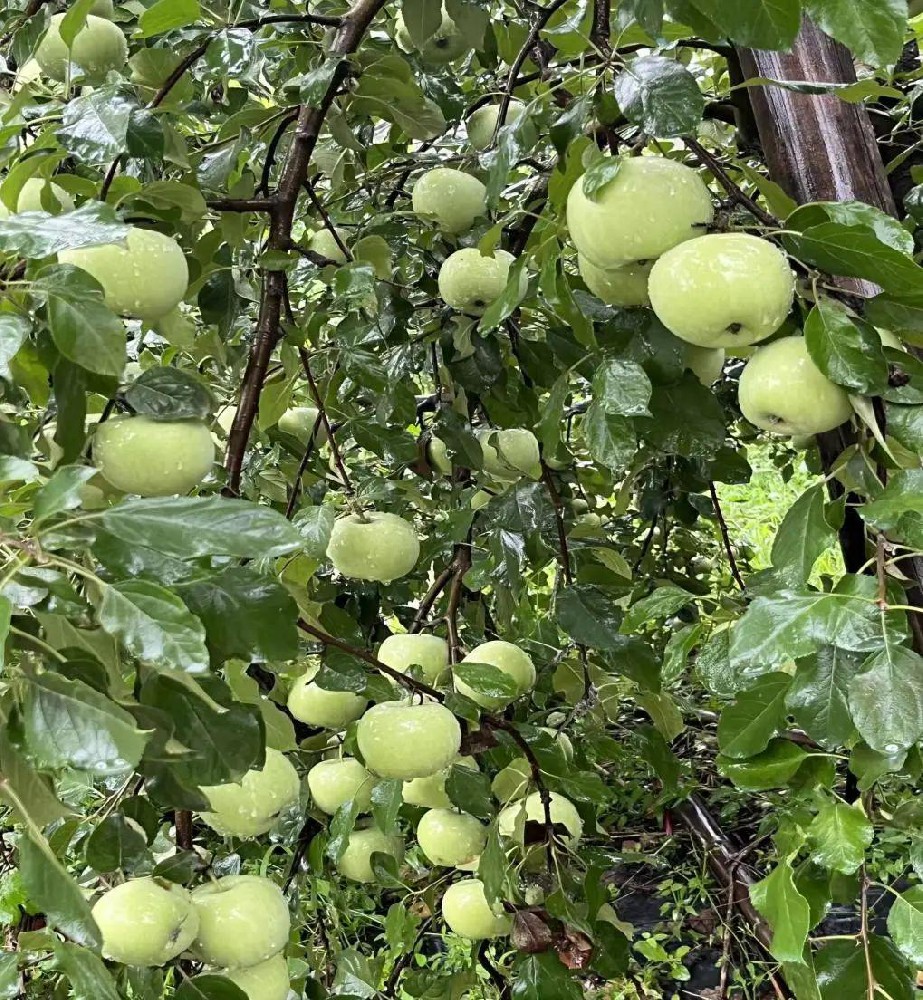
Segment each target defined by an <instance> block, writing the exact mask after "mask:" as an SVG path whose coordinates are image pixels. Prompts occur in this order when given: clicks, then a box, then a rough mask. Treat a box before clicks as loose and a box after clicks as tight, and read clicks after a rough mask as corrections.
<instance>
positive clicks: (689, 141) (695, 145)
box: [683, 136, 779, 229]
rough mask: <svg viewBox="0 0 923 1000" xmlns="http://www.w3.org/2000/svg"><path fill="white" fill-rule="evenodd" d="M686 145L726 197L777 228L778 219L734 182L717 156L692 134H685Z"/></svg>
mask: <svg viewBox="0 0 923 1000" xmlns="http://www.w3.org/2000/svg"><path fill="white" fill-rule="evenodd" d="M683 141H684V142H685V143H686V145H687V146H688V147H689V148H690V149H691V150H692V151H693V153H695V155H696V156H697V157H698V158H699V161H700V162H701V163H702V165H703V166H705V167H708V169H709V170H710V171H711V172H712V173H713V174H714V176H715V180H716V181H718V183H719V184H720V185H721V186H722V187H723V188H724V190H725V191H727V193H728V197H729V198H730V199H731V201H733V202H736V203H737V204H738V205H742V206H743V207H744V208H745V209H746V210H747V211H748V212H749V213H750V214H751V215H752V216H753V217H754V218H756V219H759V221H760V222H762V223H763V225H764V226H771V227H772V228H773V229H776V228H778V226H779V220H778V219H777V218H776V217H775V216H774V215H771V214H770V213H769V212H767V211H766V210H765V209H764V208H761V207H760V206H759V205H758V204H757V203H756V202H755V201H754V200H753V199H752V198H751V197H750V196H749V195H748V194H746V193H745V192H744V191H743V189H742V188H741V187H740V185H739V184H736V183H735V182H734V180H733V179H732V178H731V175H730V174H729V173H728V172H727V171H726V170H725V169H724V167H722V166H721V163H720V162H719V161H718V159H717V157H715V156H713V155H712V154H711V153H710V152H709V151H708V150H707V149H706V148H705V147H704V146H703V145H702V143H700V142H699V141H698V139H695V138H694V137H693V136H687V137H686V138H685V139H684V140H683Z"/></svg>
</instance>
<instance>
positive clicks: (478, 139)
mask: <svg viewBox="0 0 923 1000" xmlns="http://www.w3.org/2000/svg"><path fill="white" fill-rule="evenodd" d="M525 110H526V106H525V104H523V103H522V101H517V100H516V98H515V97H514V98H513V99H512V100H511V101H510V103H509V106H508V107H507V110H506V117H505V118H504V120H503V124H504V125H510V124H512V123H513V122H514V121H516V120H517V119H519V118H521V117H522V113H523V111H525ZM499 119H500V105H499V104H482V105H481V106H480V107H479V108H477V109H476V110H475V111H472V112H471V114H470V115H469V116H468V142H469V144H470V145H471V146H472V147H473V148H474V149H476V150H478V151H481V150H484V149H489V148H490V146H491V145H493V141H494V134H495V133H496V131H497V122H498V121H499Z"/></svg>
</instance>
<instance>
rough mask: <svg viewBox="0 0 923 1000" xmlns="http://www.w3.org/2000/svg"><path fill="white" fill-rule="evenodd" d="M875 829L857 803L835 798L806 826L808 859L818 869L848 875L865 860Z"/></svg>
mask: <svg viewBox="0 0 923 1000" xmlns="http://www.w3.org/2000/svg"><path fill="white" fill-rule="evenodd" d="M874 836H875V830H874V827H873V826H872V824H871V823H870V822H869V820H868V818H867V817H866V815H865V813H864V812H862V811H861V809H860V808H859V807H858V806H852V805H847V803H845V802H843V801H841V800H840V799H836V800H834V801H833V802H828V803H827V804H826V805H823V806H821V808H820V809H819V810H818V813H817V815H816V816H815V817H814V819H813V820H812V822H811V825H810V826H809V827H808V842H809V843H810V845H811V860H812V861H813V862H814V863H815V864H818V865H820V866H821V867H822V868H831V869H833V871H837V872H842V873H843V874H844V875H852V873H853V872H855V871H857V870H858V868H859V867H860V865H861V864H862V862H863V861H864V860H865V850H866V848H867V847H868V846H869V845H870V844H871V843H872V840H873V839H874Z"/></svg>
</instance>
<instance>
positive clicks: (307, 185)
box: [304, 179, 353, 260]
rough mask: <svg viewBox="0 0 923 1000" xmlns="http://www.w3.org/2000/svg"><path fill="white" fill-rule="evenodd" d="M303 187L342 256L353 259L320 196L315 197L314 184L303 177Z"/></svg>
mask: <svg viewBox="0 0 923 1000" xmlns="http://www.w3.org/2000/svg"><path fill="white" fill-rule="evenodd" d="M304 189H305V191H307V192H308V197H309V198H310V199H311V204H312V205H313V206H314V209H315V211H316V212H317V214H318V215H319V216H320V217H321V220H322V221H323V223H324V228H325V229H326V230H327V232H329V233H330V235H331V236H332V237H333V241H334V243H336V245H337V246H338V247H339V248H340V250H341V251H342V252H343V256H344V257H345V258H346V259H347V260H352V259H353V254H352V250H350V249H349V247H348V246H347V245H346V244H345V243H344V242H343V239H342V237H341V236H340V234H339V233H338V232H337V228H336V226H335V225H334V224H333V223H332V222H331V221H330V216H329V215H328V213H327V209H326V208H324V206H323V205H322V204H321V202H320V198H318V197H317V192H316V191H315V190H314V185H313V184H312V183H311V182H310V181H309V180H307V179H305V182H304Z"/></svg>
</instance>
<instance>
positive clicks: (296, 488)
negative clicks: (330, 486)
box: [285, 410, 333, 520]
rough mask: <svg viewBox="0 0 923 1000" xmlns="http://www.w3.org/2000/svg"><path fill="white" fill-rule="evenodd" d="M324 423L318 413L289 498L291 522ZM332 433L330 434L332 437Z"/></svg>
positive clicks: (287, 513) (318, 412)
mask: <svg viewBox="0 0 923 1000" xmlns="http://www.w3.org/2000/svg"><path fill="white" fill-rule="evenodd" d="M321 423H322V414H321V411H320V410H318V411H317V416H316V417H315V418H314V426H313V427H312V428H311V436H310V437H309V438H308V443H307V445H306V446H305V449H304V454H303V455H302V456H301V461H300V462H299V463H298V471H297V472H296V473H295V482H294V483H292V495H291V496H290V497H289V500H288V505H287V506H286V508H285V516H286V517H287V518H288V519H289V520H291V519H292V515H293V514H294V513H295V508H296V507H297V506H298V497H299V495H300V493H301V477H302V476H303V475H304V473H305V469H307V467H308V462H309V461H310V460H311V454H312V453H313V451H314V446H315V444H316V443H317V435H318V432H319V431H320V427H321ZM332 433H333V432H332V431H330V434H331V435H332Z"/></svg>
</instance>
